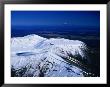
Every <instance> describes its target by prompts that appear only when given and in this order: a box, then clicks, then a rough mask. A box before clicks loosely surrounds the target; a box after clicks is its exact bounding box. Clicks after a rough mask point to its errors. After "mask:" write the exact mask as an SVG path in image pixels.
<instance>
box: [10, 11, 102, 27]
mask: <svg viewBox="0 0 110 87" xmlns="http://www.w3.org/2000/svg"><path fill="white" fill-rule="evenodd" d="M11 24H12V26H13V25H14V26H16V25H17V26H22V25H23V26H31V25H32V26H37V25H63V24H64V25H74V26H100V11H12V12H11Z"/></svg>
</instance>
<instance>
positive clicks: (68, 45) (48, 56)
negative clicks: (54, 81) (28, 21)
mask: <svg viewBox="0 0 110 87" xmlns="http://www.w3.org/2000/svg"><path fill="white" fill-rule="evenodd" d="M85 50H87V47H86V45H85V43H83V42H81V41H78V40H69V39H64V38H50V39H47V38H43V37H40V36H38V35H35V34H31V35H27V36H24V37H14V38H11V66H12V67H11V70H12V76H22V77H30V76H32V77H82V76H84V72H85V71H84V70H83V69H82V68H81V64H82V63H81V62H80V61H79V59H78V58H80V60H85V59H86V58H87V55H86V51H85ZM85 73H86V72H85Z"/></svg>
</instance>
